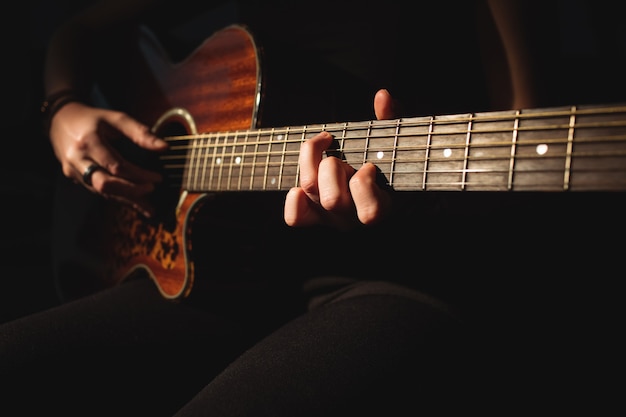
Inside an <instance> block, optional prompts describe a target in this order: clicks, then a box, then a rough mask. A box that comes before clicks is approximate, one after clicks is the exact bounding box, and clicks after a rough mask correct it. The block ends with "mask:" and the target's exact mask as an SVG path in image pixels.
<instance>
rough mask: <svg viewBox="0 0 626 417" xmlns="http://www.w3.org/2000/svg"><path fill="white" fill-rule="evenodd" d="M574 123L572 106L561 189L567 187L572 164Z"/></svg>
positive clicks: (574, 115) (574, 111)
mask: <svg viewBox="0 0 626 417" xmlns="http://www.w3.org/2000/svg"><path fill="white" fill-rule="evenodd" d="M575 125H576V106H572V114H571V116H570V118H569V126H570V127H569V130H568V131H567V150H566V155H565V173H564V174H563V190H565V191H567V190H568V189H569V180H570V175H571V166H572V148H573V146H574V127H575Z"/></svg>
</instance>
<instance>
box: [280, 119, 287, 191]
mask: <svg viewBox="0 0 626 417" xmlns="http://www.w3.org/2000/svg"><path fill="white" fill-rule="evenodd" d="M288 140H289V128H287V129H286V131H285V137H284V138H283V151H282V155H281V157H280V168H279V170H278V189H280V187H282V185H283V172H284V169H285V155H286V154H287V141H288Z"/></svg>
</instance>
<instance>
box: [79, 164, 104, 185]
mask: <svg viewBox="0 0 626 417" xmlns="http://www.w3.org/2000/svg"><path fill="white" fill-rule="evenodd" d="M99 169H102V167H101V166H100V165H98V164H96V163H95V162H94V163H93V164H91V165H89V166H88V167H87V169H86V170H85V172H83V182H84V183H85V184H87V185H88V186H90V187H91V176H92V175H93V173H94V172H96V171H97V170H99Z"/></svg>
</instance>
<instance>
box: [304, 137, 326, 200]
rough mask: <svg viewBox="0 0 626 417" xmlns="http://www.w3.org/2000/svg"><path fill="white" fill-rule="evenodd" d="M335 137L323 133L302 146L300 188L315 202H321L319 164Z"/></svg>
mask: <svg viewBox="0 0 626 417" xmlns="http://www.w3.org/2000/svg"><path fill="white" fill-rule="evenodd" d="M332 140H333V137H332V135H331V134H330V133H328V132H322V133H320V134H318V135H316V136H314V137H312V138H310V139H308V140H306V141H304V142H303V143H302V145H301V146H300V156H299V158H298V162H299V164H300V187H302V189H303V190H304V192H305V193H306V194H307V196H308V197H309V198H310V199H312V200H313V201H316V202H317V201H319V193H318V183H317V173H318V169H319V164H320V162H321V161H322V159H323V154H324V150H326V149H327V148H328V147H329V146H330V144H331V142H332Z"/></svg>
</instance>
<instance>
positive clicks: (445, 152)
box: [443, 148, 452, 158]
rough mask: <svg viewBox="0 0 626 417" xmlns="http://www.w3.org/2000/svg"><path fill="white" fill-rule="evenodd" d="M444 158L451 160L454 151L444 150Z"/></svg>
mask: <svg viewBox="0 0 626 417" xmlns="http://www.w3.org/2000/svg"><path fill="white" fill-rule="evenodd" d="M443 156H445V157H446V158H450V156H452V149H450V148H446V149H444V150H443Z"/></svg>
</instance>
